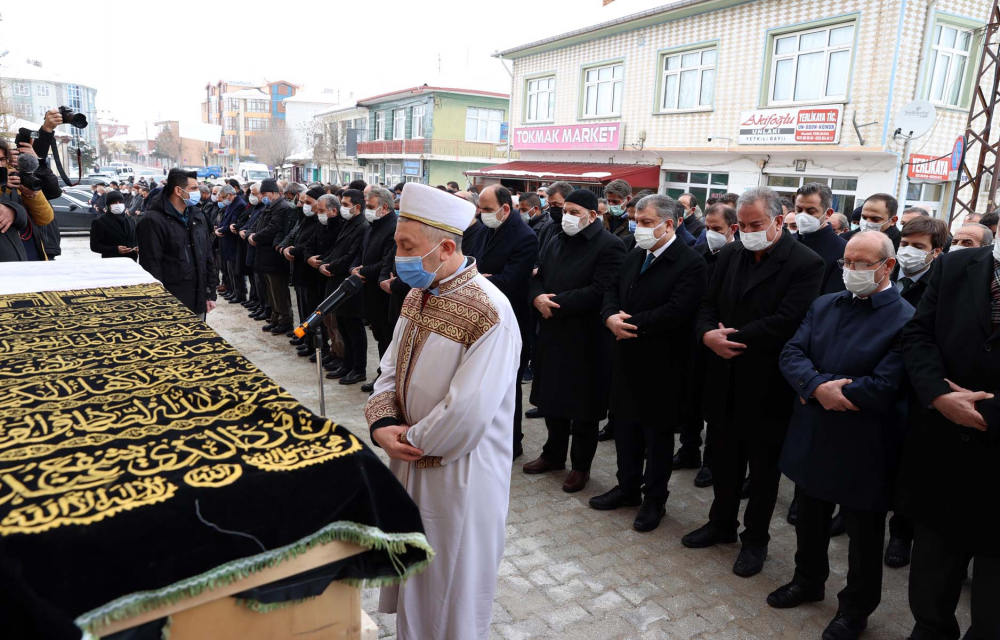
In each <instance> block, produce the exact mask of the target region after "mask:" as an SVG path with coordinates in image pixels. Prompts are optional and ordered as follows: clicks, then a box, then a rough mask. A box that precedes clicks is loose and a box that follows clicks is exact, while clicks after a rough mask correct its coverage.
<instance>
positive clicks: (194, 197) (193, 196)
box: [184, 191, 201, 207]
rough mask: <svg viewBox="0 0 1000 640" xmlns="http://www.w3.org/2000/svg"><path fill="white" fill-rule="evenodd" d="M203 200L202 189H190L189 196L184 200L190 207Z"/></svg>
mask: <svg viewBox="0 0 1000 640" xmlns="http://www.w3.org/2000/svg"><path fill="white" fill-rule="evenodd" d="M200 202H201V192H200V191H188V197H187V198H186V199H185V200H184V204H186V205H187V206H189V207H193V206H195V205H196V204H198V203H200Z"/></svg>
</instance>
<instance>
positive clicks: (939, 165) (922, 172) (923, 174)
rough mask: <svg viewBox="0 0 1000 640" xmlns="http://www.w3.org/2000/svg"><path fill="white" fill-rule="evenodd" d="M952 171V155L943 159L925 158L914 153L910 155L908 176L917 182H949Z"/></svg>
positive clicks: (937, 157)
mask: <svg viewBox="0 0 1000 640" xmlns="http://www.w3.org/2000/svg"><path fill="white" fill-rule="evenodd" d="M950 170H951V156H950V155H947V156H945V157H943V158H941V157H939V156H925V155H921V154H919V153H914V154H912V155H910V164H909V168H908V169H907V170H906V176H907V177H908V178H915V179H917V180H942V181H947V180H948V172H949V171H950Z"/></svg>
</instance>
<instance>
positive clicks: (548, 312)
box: [532, 293, 559, 320]
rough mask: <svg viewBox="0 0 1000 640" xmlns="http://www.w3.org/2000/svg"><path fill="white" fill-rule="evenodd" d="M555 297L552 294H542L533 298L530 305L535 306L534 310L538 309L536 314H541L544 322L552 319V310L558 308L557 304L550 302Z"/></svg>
mask: <svg viewBox="0 0 1000 640" xmlns="http://www.w3.org/2000/svg"><path fill="white" fill-rule="evenodd" d="M555 297H556V294H554V293H543V294H542V295H540V296H538V297H537V298H535V300H534V302H533V303H532V304H534V305H535V308H536V309H538V313H540V314H542V317H543V318H545V319H546V320H548V319H549V318H551V317H552V310H553V309H558V308H559V305H558V304H556V303H555V302H552V298H555Z"/></svg>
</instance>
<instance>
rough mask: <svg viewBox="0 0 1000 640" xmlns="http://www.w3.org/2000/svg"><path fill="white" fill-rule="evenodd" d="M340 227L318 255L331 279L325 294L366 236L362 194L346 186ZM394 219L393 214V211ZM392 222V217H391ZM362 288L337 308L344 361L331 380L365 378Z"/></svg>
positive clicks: (335, 284)
mask: <svg viewBox="0 0 1000 640" xmlns="http://www.w3.org/2000/svg"><path fill="white" fill-rule="evenodd" d="M340 197H341V208H340V216H339V217H340V219H341V220H342V221H343V222H341V224H340V229H339V232H338V234H337V238H336V240H334V242H333V245H332V246H331V247H330V250H329V251H328V252H327V253H326V255H324V256H322V257H321V258H320V263H321V264H320V267H319V272H320V273H321V274H323V275H324V276H326V277H328V278H330V280H329V282H328V283H327V285H326V295H330V294H331V293H333V292H334V291H336V290H337V287H339V286H340V285H341V284H343V282H344V280H346V279H347V277H348V276H349V275H351V273H352V272H353V269H352V268H351V265H353V264H354V263H356V262H357V259H358V256H359V255H360V254H361V246H362V243H363V242H364V239H365V231H366V229H365V220H364V217H363V213H362V212H363V211H365V199H364V195H363V194H362V193H361V192H360V191H357V190H355V189H347V190H346V191H344V192H343V193H342V194H341V196H340ZM392 215H393V218H395V214H392ZM393 222H394V223H395V220H393ZM383 294H384V292H383ZM367 295H368V291H367V290H364V291H362V292H361V293H360V294H358V295H354V296H351V297H350V298H347V299H346V300H344V302H343V303H341V305H340V306H339V307H337V315H336V317H337V331H338V332H339V333H340V337H341V339H342V340H343V342H344V363H343V364H342V365H341V366H340V367H338V368H337V369H335V370H333V371H331V372H330V373H328V374H326V377H327V378H330V379H331V380H336V379H339V384H343V385H348V384H355V383H358V382H361V381H362V380H364V379H365V378H366V377H367V365H368V334H366V333H365V327H364V325H363V324H362V323H361V314H362V313H363V311H364V296H367Z"/></svg>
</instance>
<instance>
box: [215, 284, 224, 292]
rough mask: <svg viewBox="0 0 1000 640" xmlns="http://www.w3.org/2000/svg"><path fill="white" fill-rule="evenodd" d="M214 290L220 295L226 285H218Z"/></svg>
mask: <svg viewBox="0 0 1000 640" xmlns="http://www.w3.org/2000/svg"><path fill="white" fill-rule="evenodd" d="M215 290H216V291H218V292H219V293H222V292H223V291H226V285H224V284H220V285H219V286H217V287H216V288H215Z"/></svg>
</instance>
